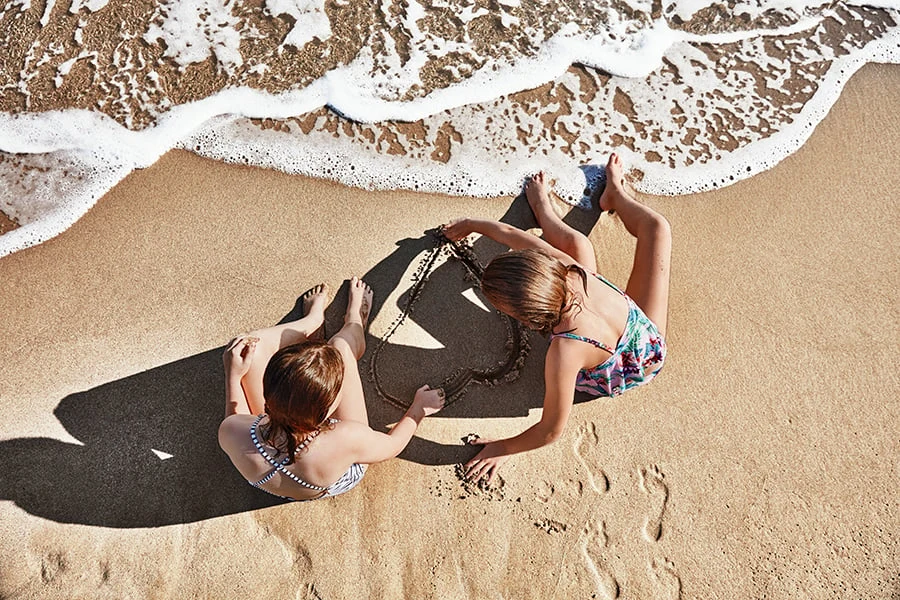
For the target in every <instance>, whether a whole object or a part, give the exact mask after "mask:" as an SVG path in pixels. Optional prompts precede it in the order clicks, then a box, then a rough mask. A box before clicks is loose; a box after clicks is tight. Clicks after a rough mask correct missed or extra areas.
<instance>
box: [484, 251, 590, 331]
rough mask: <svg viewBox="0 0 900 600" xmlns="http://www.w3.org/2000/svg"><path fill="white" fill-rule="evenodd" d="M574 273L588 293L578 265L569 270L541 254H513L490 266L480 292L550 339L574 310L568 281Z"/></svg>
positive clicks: (501, 309) (509, 313)
mask: <svg viewBox="0 0 900 600" xmlns="http://www.w3.org/2000/svg"><path fill="white" fill-rule="evenodd" d="M572 271H574V272H576V273H578V274H579V276H580V277H581V280H582V284H583V285H584V287H585V291H587V276H586V275H585V272H584V269H582V268H581V267H579V266H578V265H572V266H568V267H567V266H566V265H564V264H563V263H562V262H560V261H559V260H557V259H556V258H553V257H552V256H550V255H549V254H547V253H546V252H543V251H541V250H533V249H528V250H514V251H512V252H507V253H506V254H501V255H500V256H497V257H496V258H494V260H492V261H491V262H490V263H489V264H488V266H487V268H485V270H484V275H482V276H481V290H482V291H483V292H484V295H485V296H487V299H488V300H490V301H491V304H493V305H494V306H496V307H497V308H498V309H499V310H500V312H503V313H505V314H507V315H509V316H511V317H513V318H514V319H516V320H517V321H520V322H522V323H524V324H525V326H526V327H528V328H530V329H533V330H535V331H538V332H540V333H543V334H545V335H547V334H549V333H550V332H551V331H552V330H553V328H554V327H556V326H557V325H559V322H560V321H561V320H562V317H563V314H564V313H565V312H566V311H567V310H568V309H569V308H570V307H571V306H570V305H571V298H570V294H569V287H568V285H567V278H568V274H569V273H570V272H572Z"/></svg>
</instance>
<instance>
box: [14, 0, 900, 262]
mask: <svg viewBox="0 0 900 600" xmlns="http://www.w3.org/2000/svg"><path fill="white" fill-rule="evenodd" d="M627 4H628V5H629V7H630V8H629V9H628V10H623V11H617V10H615V9H614V8H613V7H612V6H611V5H606V4H604V3H598V2H589V1H587V0H585V1H583V2H574V1H571V2H560V3H543V2H529V1H527V0H522V1H518V0H504V1H502V2H498V3H496V4H495V5H494V8H493V9H488V8H485V7H484V6H483V5H482V4H480V3H476V2H475V1H474V0H432V1H431V2H424V1H417V0H405V1H404V2H403V3H399V2H391V1H389V0H385V1H383V2H380V3H377V4H372V3H361V2H350V1H348V0H344V1H335V2H331V3H325V2H324V1H315V0H266V2H265V3H264V4H263V5H262V6H261V7H260V6H249V5H248V6H245V5H243V4H241V3H239V2H235V1H234V0H182V1H179V2H175V1H172V2H159V3H156V4H155V5H152V6H151V7H150V9H149V10H148V11H147V12H146V14H142V15H137V16H135V15H131V14H128V15H126V16H123V15H125V13H126V12H127V11H126V3H124V2H116V1H115V0H112V1H111V2H104V1H100V0H86V1H83V2H73V3H71V4H70V5H69V6H68V10H63V7H62V6H55V5H54V4H53V3H52V2H48V3H47V4H46V5H44V6H43V7H42V8H43V10H42V11H40V13H38V12H37V11H36V10H35V8H33V7H32V6H31V5H30V3H29V2H28V1H27V0H20V1H19V2H11V3H8V4H7V5H6V6H5V7H4V8H3V9H0V35H2V37H3V40H2V41H5V42H6V45H7V47H11V48H12V49H13V50H14V51H11V52H9V54H8V55H7V58H5V59H3V61H4V63H3V65H2V66H3V68H2V70H0V75H2V76H3V77H4V79H3V80H0V84H2V87H0V89H2V90H3V91H2V94H0V108H2V109H3V112H0V149H2V150H3V151H4V152H6V154H5V155H4V156H3V160H2V161H0V177H2V178H3V181H4V182H5V183H6V185H5V189H4V193H3V194H2V195H0V210H2V211H3V212H4V213H6V214H7V215H9V216H11V217H13V218H14V219H15V220H16V221H17V222H18V223H19V224H20V227H19V228H18V229H16V230H13V231H12V232H10V233H7V234H5V235H3V236H0V255H3V254H6V253H9V252H12V251H15V250H18V249H21V248H23V247H27V246H29V245H33V244H35V243H39V242H41V241H43V240H45V239H47V238H49V237H51V236H53V235H56V234H57V233H59V232H60V231H62V230H64V229H65V228H66V227H68V226H69V225H71V223H73V222H74V221H75V220H76V219H77V218H78V217H79V216H80V215H81V214H83V213H84V212H85V211H86V210H87V209H88V208H89V207H90V206H91V205H92V204H93V203H94V202H95V201H96V200H97V199H98V198H99V197H100V196H101V195H102V194H103V193H105V191H107V190H108V189H109V188H110V187H112V185H114V184H115V183H116V182H117V181H118V180H119V179H121V178H122V177H124V176H125V175H126V174H127V173H128V172H130V171H131V170H133V169H135V168H141V167H145V166H148V165H151V164H153V163H154V162H155V161H156V160H157V159H158V158H159V156H161V155H162V154H163V153H164V152H166V151H167V150H169V149H170V148H173V147H182V148H187V149H190V150H193V151H195V152H198V153H200V154H203V155H205V156H209V157H213V158H217V159H220V160H225V161H229V162H238V163H244V164H254V165H259V166H265V167H270V168H276V169H281V170H284V171H288V172H292V173H302V174H306V175H312V176H317V177H327V178H330V179H335V180H338V181H342V182H344V183H347V184H349V185H356V186H361V187H366V188H373V189H374V188H381V189H390V188H407V189H419V190H429V191H438V192H444V193H451V194H466V195H479V196H492V195H500V194H512V193H516V192H517V191H518V190H519V189H520V186H521V183H522V179H523V177H524V176H526V175H527V174H528V173H531V172H534V171H536V170H538V169H544V170H547V171H550V172H551V173H552V174H553V175H554V177H556V179H557V180H558V182H557V190H558V191H559V192H560V193H561V195H563V196H564V197H565V198H566V199H568V200H569V201H571V202H573V203H577V202H585V201H586V200H587V198H586V196H585V194H586V193H587V192H589V191H590V190H589V189H588V190H586V189H585V188H590V187H591V186H593V185H594V184H595V183H596V182H597V180H598V179H599V178H600V177H601V176H602V170H601V169H600V168H599V165H602V164H603V162H605V157H606V156H607V155H608V153H609V152H610V151H612V150H614V149H615V150H616V151H617V152H619V153H621V154H622V155H623V156H624V158H625V160H626V163H628V165H629V166H630V167H632V168H633V169H635V171H634V176H635V177H636V181H635V185H636V186H637V187H638V188H639V189H641V190H643V191H647V192H653V193H664V194H680V193H688V192H694V191H699V190H705V189H712V188H715V187H719V186H722V185H727V184H729V183H732V182H734V181H737V180H739V179H742V178H744V177H747V176H749V175H752V174H754V173H756V172H759V171H761V170H763V169H766V168H769V167H770V166H772V165H773V164H775V163H777V162H778V161H779V160H781V159H782V158H783V157H784V156H787V155H788V154H790V153H791V152H793V151H794V150H795V149H796V148H797V147H799V146H800V145H801V144H802V143H803V142H804V141H805V140H806V138H807V137H808V136H809V134H810V133H811V131H812V129H813V128H814V127H815V124H816V123H818V122H819V121H820V120H821V119H822V118H823V117H824V115H825V114H826V113H827V111H828V109H829V108H830V106H831V105H832V104H833V102H834V101H835V99H836V98H837V97H838V95H839V93H840V89H841V88H842V86H843V85H844V83H845V82H846V81H847V79H848V78H849V77H850V75H852V73H853V72H855V71H856V70H857V69H858V68H859V67H860V66H861V65H863V64H865V63H867V62H873V61H880V62H898V56H900V52H898V51H900V33H898V31H900V28H898V22H900V21H898V16H900V0H897V1H891V2H886V1H885V0H873V1H870V2H869V1H867V2H861V1H859V0H856V1H853V2H848V3H845V4H843V3H839V4H838V5H833V3H830V2H828V3H825V2H811V1H806V2H803V1H799V0H797V1H793V2H791V1H786V0H782V1H779V2H775V3H773V2H737V3H731V2H728V3H722V2H711V1H705V0H680V1H678V2H667V3H665V4H663V6H662V10H661V12H658V13H657V12H654V4H653V3H652V2H649V1H646V2H645V1H641V0H631V1H630V2H628V3H627ZM873 5H877V6H878V7H879V8H873ZM723 14H724V15H725V16H724V17H723V16H722V15H723ZM118 23H121V26H119V25H118ZM23 32H25V33H24V34H23ZM110 36H113V37H114V42H115V43H114V44H112V45H110V44H109V43H108V41H107V40H108V39H109V38H110ZM573 65H576V66H573ZM533 88H538V89H537V90H535V91H532V92H528V91H523V90H531V89H533ZM324 107H328V109H326V108H324Z"/></svg>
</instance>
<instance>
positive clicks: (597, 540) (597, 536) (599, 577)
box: [581, 521, 619, 600]
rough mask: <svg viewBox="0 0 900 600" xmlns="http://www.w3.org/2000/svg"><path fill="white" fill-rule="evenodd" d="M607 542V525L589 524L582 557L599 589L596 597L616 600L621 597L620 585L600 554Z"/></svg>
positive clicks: (583, 536) (582, 543) (585, 531)
mask: <svg viewBox="0 0 900 600" xmlns="http://www.w3.org/2000/svg"><path fill="white" fill-rule="evenodd" d="M607 542H608V538H607V536H606V524H605V523H604V522H603V521H598V522H596V523H589V524H588V525H587V527H585V529H584V533H583V535H582V538H581V555H582V557H583V558H584V563H585V566H586V567H587V570H588V572H589V573H590V574H591V575H592V576H593V578H594V583H595V585H596V588H597V594H596V596H595V597H596V598H602V599H604V600H615V599H616V598H618V597H619V583H618V582H617V581H616V578H615V577H613V575H612V573H610V572H609V571H608V570H607V569H606V567H605V566H604V565H603V561H602V560H601V559H600V553H601V551H602V550H603V548H605V547H606V544H607Z"/></svg>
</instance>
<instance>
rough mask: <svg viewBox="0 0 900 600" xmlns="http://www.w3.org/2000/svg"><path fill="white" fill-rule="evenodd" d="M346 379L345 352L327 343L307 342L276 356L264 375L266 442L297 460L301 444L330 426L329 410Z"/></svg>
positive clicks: (282, 350)
mask: <svg viewBox="0 0 900 600" xmlns="http://www.w3.org/2000/svg"><path fill="white" fill-rule="evenodd" d="M343 380H344V361H343V359H342V358H341V353H340V352H339V351H338V350H337V349H336V348H335V347H334V346H329V345H328V344H326V343H325V342H320V341H306V342H301V343H299V344H293V345H291V346H285V347H284V348H282V349H281V350H279V351H278V352H276V353H275V355H274V356H272V358H271V359H270V360H269V364H268V365H266V371H265V373H264V374H263V397H264V398H265V400H266V414H267V415H268V417H269V431H268V433H267V434H266V436H265V437H266V441H267V442H268V443H269V444H271V445H272V446H274V447H275V448H276V449H277V450H278V451H279V452H280V453H284V454H287V455H288V457H289V458H290V460H289V461H288V464H290V463H291V462H293V461H294V452H295V451H296V449H297V444H298V441H299V440H300V439H301V438H303V437H304V436H306V435H308V434H310V433H312V432H314V431H319V430H321V429H324V428H325V427H327V426H328V423H327V420H328V409H330V408H331V405H332V404H334V401H335V400H336V399H337V395H338V392H340V389H341V383H342V382H343Z"/></svg>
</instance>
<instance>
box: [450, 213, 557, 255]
mask: <svg viewBox="0 0 900 600" xmlns="http://www.w3.org/2000/svg"><path fill="white" fill-rule="evenodd" d="M470 233H480V234H481V235H483V236H486V237H489V238H490V239H492V240H494V241H495V242H499V243H501V244H503V245H505V246H509V247H510V248H511V249H513V250H524V249H526V248H535V249H537V250H543V251H544V252H546V253H547V254H549V255H550V256H552V257H554V258H556V259H558V260H560V261H562V262H563V263H564V264H565V265H566V266H568V265H571V264H573V263H575V259H574V258H572V257H571V256H569V255H568V254H566V253H565V252H563V251H562V250H559V249H558V248H554V247H553V246H551V245H550V244H549V243H547V242H546V241H544V240H542V239H541V238H539V237H538V236H536V235H531V234H530V233H528V232H527V231H522V230H521V229H519V228H518V227H513V226H512V225H507V224H506V223H501V222H499V221H491V220H489V219H471V218H468V217H462V218H459V219H454V220H452V221H450V222H449V223H447V224H446V225H445V226H444V229H443V234H444V235H445V236H446V237H447V239H450V240H453V241H457V240H461V239H462V238H464V237H466V236H467V235H469V234H470Z"/></svg>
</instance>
